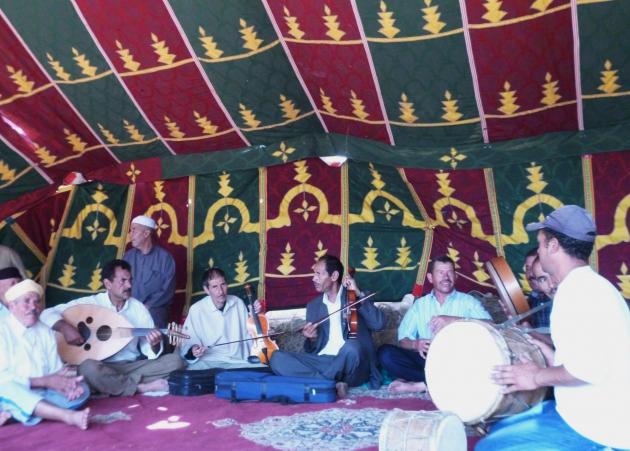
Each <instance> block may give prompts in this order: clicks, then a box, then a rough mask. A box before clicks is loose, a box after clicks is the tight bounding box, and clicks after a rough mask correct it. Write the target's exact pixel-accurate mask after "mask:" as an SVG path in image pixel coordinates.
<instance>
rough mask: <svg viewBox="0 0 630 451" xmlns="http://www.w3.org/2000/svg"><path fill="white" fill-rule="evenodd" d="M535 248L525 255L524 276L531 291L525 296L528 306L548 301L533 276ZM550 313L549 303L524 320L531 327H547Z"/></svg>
mask: <svg viewBox="0 0 630 451" xmlns="http://www.w3.org/2000/svg"><path fill="white" fill-rule="evenodd" d="M537 255H538V254H537V249H536V248H534V249H531V250H530V251H529V252H528V253H527V255H526V256H525V277H527V281H528V282H529V286H530V287H531V289H532V291H531V292H530V293H529V295H528V296H527V303H528V304H529V308H530V309H533V308H535V307H538V306H539V305H540V304H542V303H543V302H549V296H548V295H547V294H545V293H544V292H543V291H542V290H541V289H540V285H539V284H538V280H537V279H536V276H534V271H533V266H534V261H535V260H536V258H537ZM550 313H551V303H549V304H547V306H546V307H544V308H543V309H542V310H538V311H537V312H536V313H534V314H533V315H532V316H529V317H527V318H526V321H527V322H528V323H529V324H530V325H531V326H532V327H549V314H550Z"/></svg>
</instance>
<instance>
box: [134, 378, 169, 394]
mask: <svg viewBox="0 0 630 451" xmlns="http://www.w3.org/2000/svg"><path fill="white" fill-rule="evenodd" d="M150 391H168V382H167V381H166V379H156V380H154V381H153V382H147V383H146V384H138V392H139V393H146V392H150Z"/></svg>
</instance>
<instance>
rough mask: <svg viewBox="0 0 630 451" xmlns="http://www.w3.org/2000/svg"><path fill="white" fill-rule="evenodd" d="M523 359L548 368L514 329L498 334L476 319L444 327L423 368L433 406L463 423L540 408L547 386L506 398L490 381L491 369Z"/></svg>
mask: <svg viewBox="0 0 630 451" xmlns="http://www.w3.org/2000/svg"><path fill="white" fill-rule="evenodd" d="M521 355H524V356H527V357H529V358H530V359H531V360H532V361H533V362H535V363H536V364H538V365H539V366H542V367H545V366H547V365H546V364H545V358H544V356H543V354H542V352H541V351H540V349H538V347H537V346H535V345H533V344H531V343H530V342H529V341H527V339H526V338H525V334H524V333H523V332H521V331H520V330H519V329H517V328H509V329H505V330H499V329H497V328H496V327H494V326H492V325H491V324H488V323H485V322H482V321H478V320H462V321H455V322H453V323H451V324H449V325H447V326H445V327H444V328H443V329H442V330H441V331H440V332H438V334H437V335H436V336H435V338H434V339H433V341H432V342H431V346H430V347H429V352H428V354H427V360H426V365H425V368H424V372H425V376H426V382H427V388H428V390H429V393H430V395H431V399H432V400H433V403H434V404H435V405H436V406H437V408H438V409H440V410H445V411H449V412H453V413H454V414H456V415H457V416H459V418H461V420H462V421H463V422H464V423H467V424H476V423H481V422H486V421H487V420H489V421H494V420H498V419H500V418H502V417H507V416H510V415H513V414H515V413H519V412H522V411H524V410H526V409H528V408H529V407H531V406H533V405H535V404H538V403H539V402H541V401H542V400H543V398H544V396H545V392H546V388H545V387H542V388H538V389H536V390H531V391H519V392H515V393H510V394H505V395H504V394H503V393H501V386H499V385H497V384H496V383H494V382H493V381H492V380H491V379H490V373H491V372H492V369H493V367H494V366H495V365H508V364H511V363H515V362H518V361H519V356H521Z"/></svg>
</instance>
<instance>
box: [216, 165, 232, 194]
mask: <svg viewBox="0 0 630 451" xmlns="http://www.w3.org/2000/svg"><path fill="white" fill-rule="evenodd" d="M232 191H234V190H233V189H232V187H231V186H230V174H228V173H227V172H225V171H223V172H222V173H221V175H219V190H218V192H219V194H220V195H221V196H223V197H228V196H229V195H230V194H232Z"/></svg>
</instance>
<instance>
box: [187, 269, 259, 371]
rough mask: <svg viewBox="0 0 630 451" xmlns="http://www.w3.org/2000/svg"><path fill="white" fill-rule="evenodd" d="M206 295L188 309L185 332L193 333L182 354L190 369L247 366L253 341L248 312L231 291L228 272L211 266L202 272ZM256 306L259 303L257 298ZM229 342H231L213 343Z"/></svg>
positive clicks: (248, 365) (256, 308)
mask: <svg viewBox="0 0 630 451" xmlns="http://www.w3.org/2000/svg"><path fill="white" fill-rule="evenodd" d="M202 280H203V282H202V284H203V291H205V293H206V294H207V296H206V297H204V298H203V299H201V300H199V301H197V302H196V303H194V304H193V305H192V306H191V307H190V310H189V311H188V316H187V317H186V322H185V323H184V332H185V333H186V334H187V335H189V336H190V339H189V340H187V341H186V342H185V343H184V344H183V345H182V347H181V351H180V352H181V355H182V357H184V358H185V359H186V360H187V362H188V369H191V370H202V369H208V368H246V367H250V368H251V367H252V366H262V365H255V364H254V365H253V364H250V363H249V362H248V361H247V358H248V357H249V355H250V349H251V346H252V341H251V340H249V338H250V336H249V332H248V331H247V319H248V312H247V307H245V303H244V302H243V301H242V300H241V299H240V298H238V297H237V296H234V295H231V294H228V286H227V283H226V281H225V273H224V272H223V271H222V270H221V269H219V268H210V269H208V270H206V271H205V272H204V273H203V276H202ZM256 304H258V305H257V306H256V307H255V310H256V311H258V310H259V308H260V303H258V301H256V303H255V305H256ZM228 342H237V343H230V344H228V345H220V346H216V347H214V345H217V344H221V343H228Z"/></svg>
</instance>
